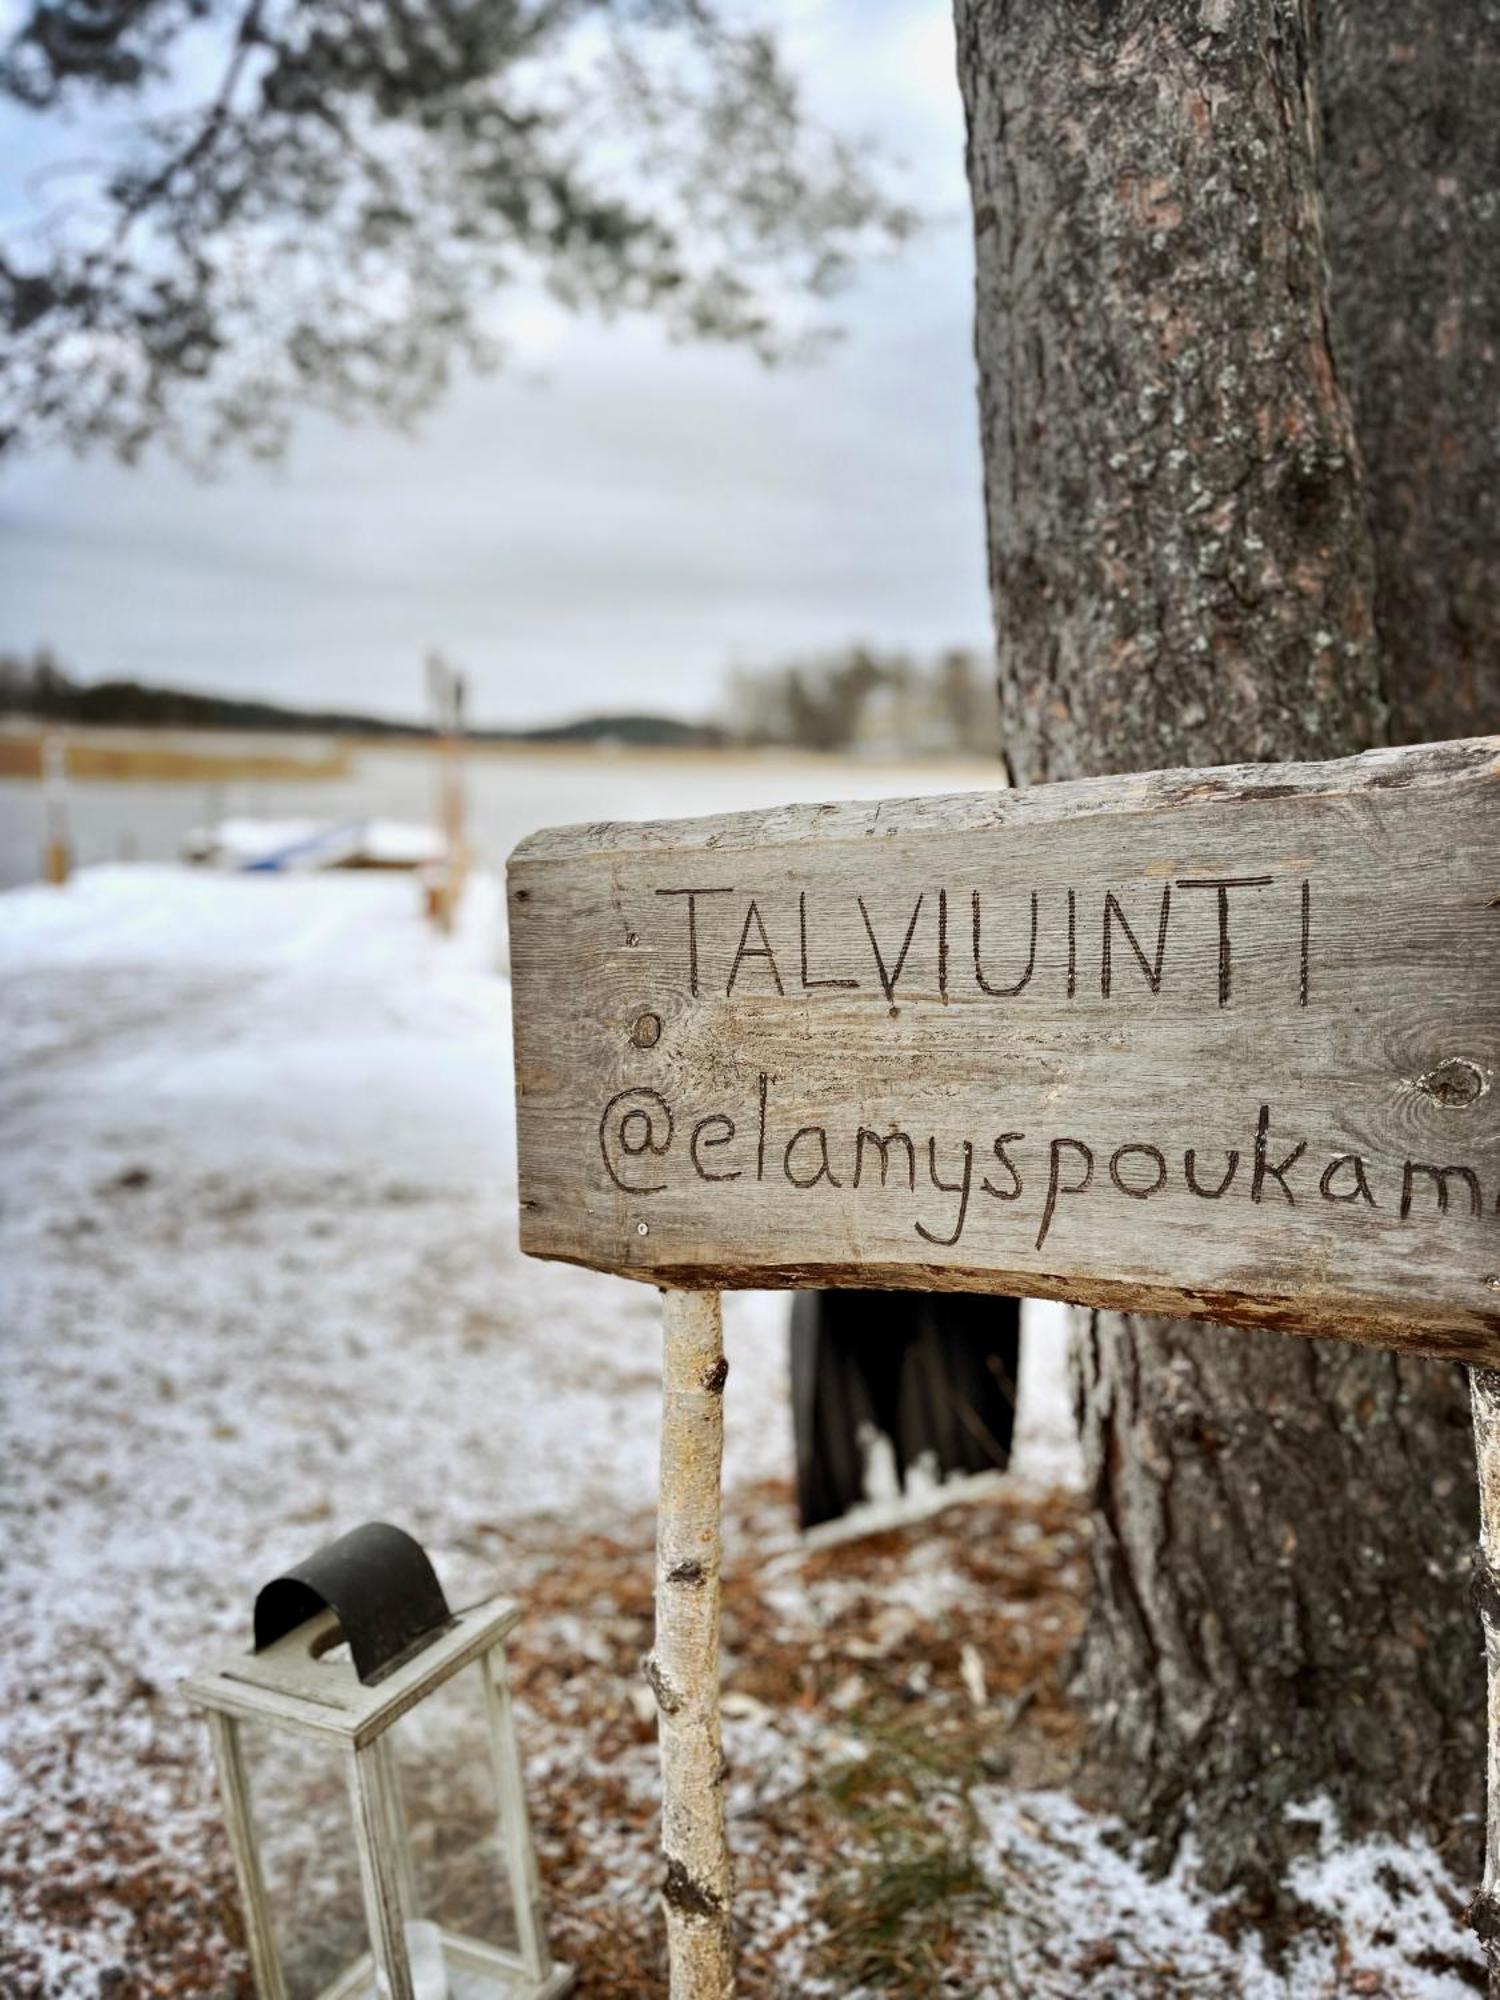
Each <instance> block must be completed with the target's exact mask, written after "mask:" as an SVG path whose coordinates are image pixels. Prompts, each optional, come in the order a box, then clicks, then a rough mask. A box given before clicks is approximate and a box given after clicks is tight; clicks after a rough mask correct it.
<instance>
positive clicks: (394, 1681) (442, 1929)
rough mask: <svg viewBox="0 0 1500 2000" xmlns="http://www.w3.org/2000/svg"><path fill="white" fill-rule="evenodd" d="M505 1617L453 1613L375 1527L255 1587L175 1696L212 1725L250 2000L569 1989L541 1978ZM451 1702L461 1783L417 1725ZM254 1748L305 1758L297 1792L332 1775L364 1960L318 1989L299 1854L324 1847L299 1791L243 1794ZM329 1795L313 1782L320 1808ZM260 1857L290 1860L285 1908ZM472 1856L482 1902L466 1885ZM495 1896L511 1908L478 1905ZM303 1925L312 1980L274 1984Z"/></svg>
mask: <svg viewBox="0 0 1500 2000" xmlns="http://www.w3.org/2000/svg"><path fill="white" fill-rule="evenodd" d="M519 1617H520V1607H519V1605H517V1604H516V1603H514V1602H513V1601H512V1600H510V1599H508V1598H491V1599H489V1600H488V1601H487V1602H485V1603H482V1604H476V1605H472V1606H470V1607H469V1608H468V1609H467V1610H464V1611H457V1612H450V1611H449V1608H448V1604H447V1601H446V1599H445V1598H444V1596H443V1592H442V1589H441V1586H440V1585H439V1583H438V1581H437V1578H436V1576H435V1575H434V1573H433V1570H432V1566H431V1564H430V1563H429V1562H428V1560H427V1557H426V1554H425V1553H424V1551H423V1550H422V1549H421V1547H420V1546H419V1545H418V1544H417V1543H416V1542H414V1541H413V1540H412V1538H411V1537H410V1536H409V1535H406V1534H404V1533H402V1531H401V1530H400V1529H398V1528H392V1527H388V1526H385V1525H384V1524H382V1523H371V1524H369V1525H368V1526H366V1527H363V1528H356V1529H355V1530H353V1532H352V1533H350V1534H347V1535H344V1536H342V1537H341V1538H340V1539H339V1540H338V1541H336V1542H331V1543H330V1544H329V1545H328V1546H327V1547H326V1548H324V1549H320V1550H319V1551H318V1552H317V1554H316V1555H314V1556H312V1557H310V1558H309V1560H308V1561H307V1562H305V1563H302V1564H299V1565H298V1566H297V1567H296V1568H295V1569H292V1570H289V1571H287V1572H285V1573H284V1574H283V1575H282V1576H280V1577H277V1578H276V1579H275V1580H274V1581H273V1582H271V1583H269V1584H267V1585H266V1587H265V1589H263V1590H262V1591H261V1593H260V1595H259V1597H258V1598H257V1600H256V1606H255V1639H256V1644H255V1650H254V1651H253V1652H251V1653H247V1654H242V1655H239V1656H238V1657H236V1658H234V1659H230V1660H225V1661H223V1662H221V1663H220V1664H218V1665H215V1666H213V1667H210V1668H208V1669H205V1670H204V1671H203V1672H201V1673H198V1674H195V1675H194V1676H193V1677H192V1679H190V1680H189V1681H188V1682H187V1683H186V1687H185V1692H186V1694H187V1695H188V1697H189V1699H190V1700H192V1701H194V1702H196V1703H197V1704H198V1705H199V1706H200V1707H201V1708H203V1709H205V1710H206V1711H207V1714H208V1721H209V1727H210V1730H211V1732H212V1736H213V1746H214V1757H215V1761H216V1763H217V1765H218V1773H219V1787H220V1791H221V1793H222V1796H223V1802H224V1813H225V1818H226V1821H227V1823H228V1829H229V1838H230V1843H231V1845H232V1847H233V1850H234V1861H235V1870H236V1873H237V1875H238V1877H239V1885H240V1893H241V1896H242V1898H243V1900H244V1906H245V1928H246V1937H247V1940H248V1944H249V1949H250V1958H251V1964H252V1967H253V1970H254V1975H255V1987H256V1992H257V1994H258V1995H259V1996H260V2000H304V1996H306V2000H552V1996H554V1995H558V1994H562V1993H565V1992H567V1991H568V1990H569V1988H570V1987H571V1986H572V1983H573V1974H572V1972H571V1971H570V1970H569V1969H568V1968H567V1967H566V1966H558V1965H554V1964H553V1963H552V1959H551V1954H550V1952H549V1950H548V1946H547V1935H546V1930H545V1927H544V1924H543V1919H542V1909H541V1892H540V1887H539V1884H538V1880H537V1870H536V1857H535V1854H534V1852H533V1849H532V1841H531V1822H530V1818H529V1815H528V1813H527V1809H526V1795H525V1789H524V1782H523V1776H522V1767H521V1757H520V1750H519V1746H518V1744H517V1741H516V1732H515V1720H514V1716H513V1713H512V1709H511V1700H510V1690H509V1686H508V1683H507V1679H506V1671H505V1648H504V1642H505V1637H506V1634H507V1633H508V1632H509V1631H510V1630H511V1628H512V1627H513V1626H514V1625H515V1623H516V1621H517V1619H518V1618H519ZM440 1690H442V1691H444V1692H443V1693H441V1694H439V1691H440ZM465 1691H467V1692H468V1694H469V1695H470V1697H471V1701H472V1719H473V1722H474V1724H475V1737H476V1739H477V1738H478V1737H481V1736H482V1738H483V1739H484V1741H485V1745H486V1748H485V1751H484V1754H483V1755H482V1757H470V1758H466V1759H465V1760H464V1761H463V1763H462V1765H461V1767H459V1768H457V1769H455V1768H454V1766H453V1764H452V1760H451V1754H450V1760H449V1764H448V1766H447V1768H444V1767H443V1766H442V1764H441V1762H438V1763H437V1764H434V1759H433V1755H432V1750H433V1745H432V1742H431V1741H430V1740H429V1738H430V1731H429V1732H427V1733H426V1734H424V1728H423V1724H424V1720H425V1719H427V1718H429V1717H431V1716H434V1715H436V1714H438V1713H439V1712H440V1711H441V1710H443V1709H444V1707H445V1705H446V1707H447V1709H449V1710H451V1707H452V1702H453V1697H454V1696H455V1695H459V1694H462V1693H464V1692H465ZM434 1695H439V1699H438V1701H436V1702H429V1697H431V1696H434ZM424 1703H425V1704H428V1706H427V1708H426V1709H424V1708H423V1704H424ZM251 1733H258V1734H259V1735H260V1736H261V1737H264V1738H266V1739H267V1740H268V1741H274V1742H276V1743H278V1744H282V1745H284V1746H286V1748H287V1749H289V1750H294V1749H296V1748H297V1747H298V1746H300V1748H301V1751H302V1762H301V1764H300V1765H297V1766H295V1768H298V1769H300V1770H301V1771H302V1772H303V1776H304V1779H305V1777H306V1773H307V1771H308V1770H310V1769H316V1768H317V1767H318V1766H319V1765H321V1766H322V1767H323V1768H324V1770H325V1773H328V1772H331V1774H332V1775H334V1776H335V1777H337V1776H338V1775H339V1771H338V1767H342V1768H341V1777H342V1783H341V1784H340V1785H339V1786H338V1790H339V1791H340V1792H342V1793H344V1794H346V1796H347V1810H348V1816H349V1821H350V1831H351V1833H352V1847H353V1851H354V1855H355V1856H356V1857H357V1873H358V1900H357V1906H356V1907H357V1914H356V1920H355V1927H356V1929H357V1931H358V1932H359V1933H360V1934H361V1936H362V1940H363V1942H364V1944H365V1946H366V1948H365V1949H364V1950H363V1951H360V1950H359V1949H358V1943H359V1941H360V1940H359V1939H358V1938H357V1939H356V1940H355V1943H354V1953H353V1956H352V1958H351V1962H349V1963H347V1964H340V1965H338V1966H337V1968H336V1969H334V1970H333V1971H332V1974H331V1977H325V1976H324V1974H325V1972H327V1970H328V1968H327V1967H326V1966H323V1967H321V1968H320V1967H319V1964H318V1960H319V1956H320V1955H326V1953H327V1951H328V1949H329V1946H330V1942H331V1939H330V1935H329V1934H328V1933H326V1932H325V1934H323V1935H321V1936H320V1935H319V1931H318V1926H319V1921H320V1918H319V1912H318V1910H317V1909H316V1908H315V1907H304V1906H305V1905H311V1904H313V1903H315V1901H316V1899H315V1897H314V1896H313V1894H312V1893H311V1892H312V1890H313V1889H314V1888H316V1887H319V1886H324V1887H326V1882H322V1883H320V1882H319V1880H318V1879H317V1878H319V1877H320V1875H322V1874H325V1873H327V1871H324V1870H323V1869H322V1868H321V1867H320V1866H319V1865H309V1860H308V1857H309V1853H310V1852H311V1853H312V1856H313V1862H314V1863H315V1864H321V1863H322V1861H323V1860H324V1859H325V1856H324V1852H323V1849H324V1847H325V1845H326V1846H329V1847H332V1846H334V1845H336V1843H329V1842H327V1840H326V1836H325V1834H324V1833H323V1832H321V1831H319V1830H317V1828H316V1814H315V1813H314V1812H313V1811H312V1810H311V1801H312V1800H313V1798H314V1787H312V1786H311V1785H309V1784H308V1783H306V1782H304V1783H303V1784H302V1786H301V1788H300V1790H299V1791H297V1792H296V1795H294V1796H292V1797H283V1798H280V1799H277V1798H274V1797H270V1796H267V1795H266V1793H265V1791H264V1789H263V1788H262V1786H261V1785H260V1784H258V1783H257V1782H256V1781H255V1777H254V1776H253V1774H252V1771H251V1759H250V1757H249V1755H248V1754H247V1753H248V1745H247V1741H246V1738H247V1734H251ZM330 1760H331V1765H330ZM476 1787H482V1789H483V1791H484V1792H485V1793H487V1795H488V1796H487V1798H486V1799H485V1800H484V1801H483V1803H482V1805H481V1807H480V1810H481V1811H483V1812H485V1813H487V1814H489V1815H492V1818H490V1819H489V1821H488V1823H487V1824H486V1826H485V1828H484V1831H485V1833H486V1834H488V1835H489V1836H490V1838H489V1842H488V1848H489V1849H493V1848H494V1847H495V1846H498V1850H499V1854H498V1873H499V1875H500V1876H501V1877H502V1878H503V1883H496V1882H495V1880H494V1876H495V1873H496V1872H497V1871H496V1866H495V1857H494V1856H493V1854H492V1853H491V1852H489V1851H487V1849H486V1848H484V1847H483V1846H482V1845H481V1844H480V1842H479V1841H478V1840H477V1839H476V1838H475V1836H474V1830H473V1822H474V1810H473V1803H472V1801H473V1799H474V1798H475V1797H477V1796H478V1792H477V1791H476ZM328 1790H329V1786H328V1783H327V1781H326V1775H325V1779H324V1782H323V1783H322V1793H323V1796H324V1801H325V1803H326V1799H327V1793H328ZM460 1794H461V1795H462V1797H463V1799H464V1801H465V1802H466V1803H465V1810H466V1811H467V1814H468V1817H467V1819H466V1820H465V1821H463V1823H462V1828H461V1832H460V1837H459V1838H458V1839H457V1840H455V1839H454V1838H453V1827H454V1826H455V1825H456V1824H458V1822H457V1821H455V1820H454V1819H453V1818H452V1815H451V1813H450V1814H449V1815H448V1816H447V1817H445V1810H446V1809H447V1808H449V1807H451V1806H452V1805H453V1803H454V1801H455V1799H456V1798H457V1797H458V1796H459V1795H460ZM496 1835H498V1839H497V1840H496V1838H495V1836H496ZM278 1836H280V1837H278ZM299 1843H300V1848H299V1845H298V1844H299ZM268 1846H269V1848H270V1850H271V1851H272V1853H273V1855H275V1854H278V1853H280V1854H288V1853H299V1854H300V1860H299V1862H298V1865H297V1866H296V1868H295V1869H294V1870H292V1871H290V1872H291V1874H292V1876H293V1893H292V1894H291V1895H290V1897H289V1898H287V1899H286V1900H289V1901H290V1902H291V1903H292V1904H294V1905H295V1906H296V1907H294V1908H292V1909H289V1910H288V1909H283V1908H282V1907H280V1904H279V1902H278V1898H277V1897H276V1896H275V1895H273V1894H272V1893H271V1890H270V1887H269V1885H268V1873H269V1871H268V1869H267V1867H266V1865H265V1861H266V1856H267V1850H268ZM476 1857H477V1858H478V1860H479V1861H480V1863H481V1864H482V1866H481V1871H480V1872H481V1873H482V1875H483V1877H484V1879H483V1880H482V1882H480V1884H479V1885H478V1886H479V1890H480V1891H483V1892H484V1893H482V1894H481V1893H477V1892H476V1891H475V1888H474V1883H473V1879H472V1878H473V1877H474V1875H475V1861H476ZM332 1867H333V1863H332V1860H331V1859H330V1860H329V1870H331V1869H332ZM464 1871H467V1877H468V1878H469V1891H470V1898H471V1904H480V1903H484V1902H486V1901H487V1902H489V1903H490V1904H491V1905H492V1906H495V1907H498V1906H501V1905H503V1906H505V1907H506V1908H507V1910H508V1932H509V1934H508V1935H507V1936H506V1937H505V1939H504V1941H503V1942H501V1941H497V1940H496V1938H495V1937H494V1936H493V1935H489V1936H486V1935H472V1934H468V1929H467V1927H463V1928H461V1927H460V1926H459V1925H458V1924H457V1923H455V1922H453V1921H452V1920H451V1919H450V1917H449V1913H448V1911H447V1910H446V1909H445V1908H444V1907H443V1905H444V1900H445V1889H444V1877H445V1875H450V1876H451V1875H455V1874H460V1873H463V1872H464ZM283 1872H284V1873H286V1872H288V1871H286V1870H283ZM352 1873H353V1871H352V1869H351V1875H352ZM328 1879H330V1880H331V1879H332V1876H331V1874H329V1875H328ZM505 1886H508V1896H506V1895H504V1894H503V1893H501V1894H500V1895H499V1896H498V1898H497V1896H496V1895H492V1894H490V1893H489V1892H491V1891H503V1889H504V1887H505ZM450 1900H451V1899H450ZM299 1926H300V1929H301V1931H302V1932H303V1933H304V1934H306V1935H309V1936H314V1937H317V1938H318V1949H317V1950H316V1951H314V1952H312V1953H311V1954H304V1957H306V1958H307V1959H308V1964H304V1965H301V1966H294V1967H289V1965H288V1962H287V1952H286V1948H285V1940H286V1937H287V1935H288V1934H289V1932H291V1931H293V1930H295V1929H296V1928H298V1927H299ZM491 1928H493V1926H492V1927H491ZM309 1965H310V1966H311V1968H312V1978H313V1983H312V1984H311V1985H309V1984H308V1971H309ZM299 1972H300V1973H301V1975H302V1976H301V1979H300V1982H299V1980H298V1978H297V1977H296V1975H297V1974H298V1973H299ZM299 1983H300V1988H301V1990H300V1991H299V1990H298V1986H299Z"/></svg>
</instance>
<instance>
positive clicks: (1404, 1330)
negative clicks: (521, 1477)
mask: <svg viewBox="0 0 1500 2000" xmlns="http://www.w3.org/2000/svg"><path fill="white" fill-rule="evenodd" d="M510 935H511V965H512V977H513V982H514V1007H515V1046H516V1077H517V1095H518V1112H519V1152H520V1194H521V1243H522V1247H523V1249H525V1250H527V1251H528V1252H530V1253H531V1254H532V1255H535V1256H540V1257H553V1258H563V1259H567V1260H569V1261H572V1262H575V1263H581V1264H588V1265H593V1266H595V1267H597V1268H599V1269H602V1270H607V1271H614V1272H619V1273H622V1274H624V1275H628V1276H631V1277H637V1278H644V1279H649V1280H652V1281H654V1282H656V1283H658V1284H664V1285H673V1286H679V1287H686V1288H693V1289H699V1288H724V1287H745V1286H777V1285H819V1286H823V1285H861V1286H877V1285H895V1286H911V1287H920V1288H923V1289H929V1290H931V1289H942V1288H957V1289H965V1290H980V1291H996V1292H1009V1293H1017V1294H1024V1295H1029V1296H1038V1297H1053V1298H1065V1299H1072V1300H1077V1301H1080V1302H1082V1303H1085V1304H1094V1305H1100V1306H1109V1307H1115V1308H1123V1309H1129V1310H1135V1311H1144V1312H1162V1313H1176V1314H1188V1315H1195V1316H1200V1317H1203V1318H1208V1319H1214V1320H1223V1321H1229V1322H1237V1323H1242V1324H1247V1325H1269V1326H1279V1327H1287V1328H1295V1329H1299V1330H1304V1331H1308V1332H1320V1333H1326V1334H1335V1335H1338V1336H1339V1337H1341V1338H1344V1339H1354V1340H1366V1341H1372V1342H1376V1343H1380V1344H1383V1345H1387V1346H1392V1347H1400V1348H1410V1349H1416V1350H1421V1351H1426V1352H1430V1353H1435V1354H1443V1355H1448V1356H1450V1357H1455V1358H1460V1359H1464V1360H1468V1361H1474V1362H1479V1363H1482V1364H1483V1365H1485V1366H1487V1367H1496V1366H1497V1365H1500V1097H1497V1095H1496V1091H1495V1081H1496V1077H1497V1074H1500V738H1488V739H1484V740H1480V741H1475V742H1467V743H1450V744H1438V745H1428V746H1425V747H1422V748H1418V749H1411V750H1396V751H1379V752H1374V753H1372V754H1370V755H1368V756H1364V757H1359V758H1351V759H1348V760H1347V761H1344V762H1340V763H1332V764H1319V765H1285V766H1250V767H1230V768H1224V769H1219V770H1205V771H1172V772H1166V773H1158V774H1155V775H1153V776H1149V777H1125V778H1112V779H1105V780H1099V781H1090V782H1086V783H1081V784H1067V785H1052V786H1044V787H1040V788H1038V789H1035V790H1032V791H1027V792H1005V791H997V792H994V793H983V794H975V795H970V796H964V797H955V798H942V799H931V798H929V799H903V800H895V801H888V802H883V803H880V804H848V805H823V806H797V807H789V808H786V809H782V810H778V811H774V812H763V813H743V814H735V815H732V816H729V817H726V818H721V819H708V820H693V821H683V822H676V823H672V822H666V823H657V824H647V825H597V826H583V827H571V828H563V829H560V830H556V831H552V832H546V833H540V834H537V835H535V836H533V837H532V838H531V839H529V840H527V841H524V842H523V843H522V844H521V846H520V847H519V848H518V849H517V850H516V852H515V854H514V855H513V857H512V859H511V864H510Z"/></svg>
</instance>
